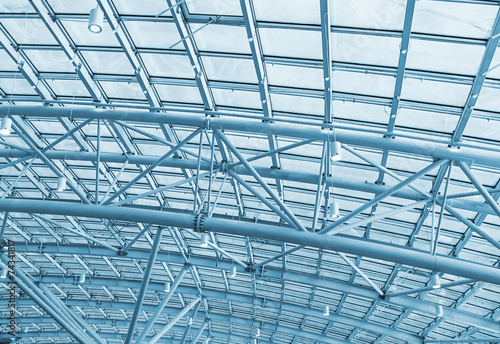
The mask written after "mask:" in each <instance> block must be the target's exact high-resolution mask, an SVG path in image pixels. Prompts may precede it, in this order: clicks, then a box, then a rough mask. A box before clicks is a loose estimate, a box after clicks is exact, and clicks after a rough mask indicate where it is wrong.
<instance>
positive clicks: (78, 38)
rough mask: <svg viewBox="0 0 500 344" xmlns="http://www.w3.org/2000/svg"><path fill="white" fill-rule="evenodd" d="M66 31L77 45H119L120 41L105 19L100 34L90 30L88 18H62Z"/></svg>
mask: <svg viewBox="0 0 500 344" xmlns="http://www.w3.org/2000/svg"><path fill="white" fill-rule="evenodd" d="M61 23H62V24H63V26H64V28H65V29H66V31H68V33H69V34H70V36H71V39H72V40H73V42H75V44H76V45H90V46H95V45H98V46H112V47H119V46H120V43H119V42H118V40H117V39H116V37H115V34H114V33H113V32H112V31H111V28H110V27H109V25H108V23H107V22H106V21H104V24H103V26H102V32H101V33H100V34H95V33H92V32H90V31H89V30H88V28H87V25H88V22H87V20H85V19H84V20H62V21H61Z"/></svg>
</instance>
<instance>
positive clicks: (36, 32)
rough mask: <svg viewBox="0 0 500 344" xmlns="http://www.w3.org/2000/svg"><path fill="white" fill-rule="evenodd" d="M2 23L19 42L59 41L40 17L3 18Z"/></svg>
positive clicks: (40, 42) (48, 42) (50, 42)
mask: <svg viewBox="0 0 500 344" xmlns="http://www.w3.org/2000/svg"><path fill="white" fill-rule="evenodd" d="M2 25H3V26H4V27H5V29H7V31H8V32H9V35H10V36H12V38H14V40H15V41H16V43H17V44H19V45H21V44H55V45H57V41H56V40H55V39H54V37H52V34H51V33H50V31H49V30H48V29H47V27H46V26H45V24H44V22H43V21H41V20H40V19H32V18H30V19H24V18H23V19H12V18H2Z"/></svg>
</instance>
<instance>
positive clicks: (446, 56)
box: [407, 39, 485, 75]
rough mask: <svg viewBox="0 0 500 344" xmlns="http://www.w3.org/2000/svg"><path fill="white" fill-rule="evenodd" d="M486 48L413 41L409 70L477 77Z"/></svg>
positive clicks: (410, 50)
mask: <svg viewBox="0 0 500 344" xmlns="http://www.w3.org/2000/svg"><path fill="white" fill-rule="evenodd" d="M484 51H485V47H484V46H480V45H471V44H456V43H444V42H435V41H424V40H420V39H411V40H410V48H409V50H408V62H407V68H408V69H420V70H431V71H436V72H445V73H455V74H468V75H476V73H477V71H478V69H479V65H480V63H481V59H482V57H483V54H484Z"/></svg>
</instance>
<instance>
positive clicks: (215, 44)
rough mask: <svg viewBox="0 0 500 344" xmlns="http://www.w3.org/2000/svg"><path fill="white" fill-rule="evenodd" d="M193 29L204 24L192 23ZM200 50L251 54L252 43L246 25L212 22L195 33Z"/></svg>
mask: <svg viewBox="0 0 500 344" xmlns="http://www.w3.org/2000/svg"><path fill="white" fill-rule="evenodd" d="M190 26H191V31H192V32H194V31H196V30H198V29H199V28H200V27H201V26H203V24H191V25H190ZM194 39H195V41H196V45H197V46H198V49H199V50H200V51H216V52H228V53H242V54H250V45H249V43H248V39H247V32H246V29H245V27H244V26H228V25H217V24H212V25H208V26H206V27H204V28H203V29H201V30H200V31H198V32H196V33H195V34H194Z"/></svg>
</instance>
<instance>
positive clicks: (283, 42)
mask: <svg viewBox="0 0 500 344" xmlns="http://www.w3.org/2000/svg"><path fill="white" fill-rule="evenodd" d="M259 33H260V38H261V41H262V50H263V51H264V55H272V56H288V57H302V58H310V59H322V56H323V55H322V50H321V32H319V31H306V30H292V29H286V30H285V29H274V28H261V29H259Z"/></svg>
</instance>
